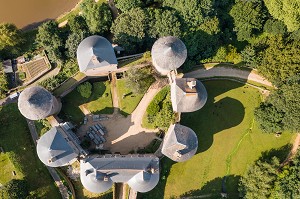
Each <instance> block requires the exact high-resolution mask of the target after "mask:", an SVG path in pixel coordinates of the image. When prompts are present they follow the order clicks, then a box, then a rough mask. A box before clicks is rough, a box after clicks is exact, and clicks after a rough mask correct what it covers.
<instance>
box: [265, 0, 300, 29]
mask: <svg viewBox="0 0 300 199" xmlns="http://www.w3.org/2000/svg"><path fill="white" fill-rule="evenodd" d="M264 2H265V4H266V7H267V8H268V10H269V12H270V14H271V15H272V16H273V17H274V18H275V19H278V20H281V21H283V22H284V24H285V25H286V26H287V29H288V31H289V32H293V31H295V30H299V28H300V21H299V18H300V1H299V0H294V1H290V0H264Z"/></svg>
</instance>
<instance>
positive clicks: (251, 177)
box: [239, 157, 279, 199]
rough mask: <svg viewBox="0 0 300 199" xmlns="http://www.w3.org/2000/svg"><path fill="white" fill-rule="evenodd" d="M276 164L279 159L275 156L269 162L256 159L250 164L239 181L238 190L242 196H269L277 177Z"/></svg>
mask: <svg viewBox="0 0 300 199" xmlns="http://www.w3.org/2000/svg"><path fill="white" fill-rule="evenodd" d="M278 166H279V160H278V159H277V158H275V157H274V158H273V159H272V161H271V162H270V163H269V162H264V161H260V160H258V161H257V162H256V163H255V164H254V165H252V166H250V167H249V168H248V170H247V172H246V174H245V175H244V176H243V177H241V179H240V182H239V191H240V192H241V194H242V195H243V196H244V198H249V199H252V198H257V199H259V198H269V196H270V195H271V193H272V188H273V187H274V183H275V181H276V178H277V167H278Z"/></svg>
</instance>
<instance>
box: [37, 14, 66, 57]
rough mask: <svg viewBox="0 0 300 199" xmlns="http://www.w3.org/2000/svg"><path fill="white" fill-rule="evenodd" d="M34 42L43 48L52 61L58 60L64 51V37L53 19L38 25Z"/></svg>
mask: <svg viewBox="0 0 300 199" xmlns="http://www.w3.org/2000/svg"><path fill="white" fill-rule="evenodd" d="M36 42H37V43H38V46H39V47H43V48H45V50H46V51H47V52H48V57H49V59H50V60H51V61H52V62H60V61H61V60H62V58H63V52H64V50H65V49H64V38H63V36H62V33H61V31H60V29H59V28H58V24H57V22H55V21H52V20H51V21H47V22H45V23H43V24H42V25H40V26H39V28H38V34H37V35H36Z"/></svg>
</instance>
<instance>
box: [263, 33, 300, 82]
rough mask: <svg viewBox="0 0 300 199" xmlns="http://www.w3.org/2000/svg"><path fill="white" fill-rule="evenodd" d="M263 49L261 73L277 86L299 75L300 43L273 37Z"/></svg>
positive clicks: (279, 36)
mask: <svg viewBox="0 0 300 199" xmlns="http://www.w3.org/2000/svg"><path fill="white" fill-rule="evenodd" d="M264 43H265V44H264V45H265V46H267V47H266V48H264V49H261V54H260V55H259V56H261V59H260V63H259V65H258V67H257V69H258V70H259V72H260V73H261V74H262V75H264V76H265V77H266V78H267V79H269V80H271V81H272V82H273V83H275V84H280V83H281V82H284V81H285V80H286V79H287V78H289V77H291V76H293V75H295V74H297V73H299V64H300V54H299V48H300V41H296V40H292V39H285V38H283V36H282V35H272V36H269V37H268V38H267V40H266V41H265V42H264Z"/></svg>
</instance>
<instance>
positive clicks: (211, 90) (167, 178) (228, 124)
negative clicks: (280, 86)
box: [141, 81, 295, 199]
mask: <svg viewBox="0 0 300 199" xmlns="http://www.w3.org/2000/svg"><path fill="white" fill-rule="evenodd" d="M204 84H205V87H206V88H207V91H208V101H207V103H206V105H205V106H204V107H203V108H202V109H201V110H199V111H196V112H193V113H185V114H182V116H181V118H182V119H181V122H180V123H181V124H182V125H185V126H188V127H190V128H192V129H193V130H194V131H195V132H196V134H197V136H198V140H199V146H198V151H197V154H196V155H195V156H194V157H192V158H191V159H190V160H188V161H186V162H183V163H174V162H172V161H171V160H169V159H168V158H164V159H163V161H162V162H161V164H162V174H161V176H162V177H161V180H160V182H159V184H158V185H157V187H156V188H155V189H153V190H152V191H151V192H148V193H147V194H142V195H141V197H142V198H153V199H154V198H172V197H174V198H178V197H182V196H195V195H197V196H199V195H202V194H212V195H211V196H210V197H209V198H220V192H221V190H222V180H223V177H224V176H225V175H228V178H227V182H226V190H227V192H228V194H229V196H230V198H238V191H237V186H238V180H239V177H240V176H241V175H243V174H244V172H245V171H246V169H247V167H248V166H249V165H250V164H252V163H254V161H255V160H257V159H258V158H259V157H260V156H261V155H262V153H265V152H267V151H270V150H276V149H279V148H281V147H283V146H286V145H288V144H290V142H291V141H292V140H293V138H294V137H295V135H293V134H290V133H286V132H285V133H283V134H282V135H281V137H278V138H276V137H275V136H274V135H272V134H264V133H262V132H261V131H260V130H259V129H258V127H257V124H256V122H255V121H254V115H253V112H254V108H255V107H256V106H258V104H259V102H260V101H261V95H260V93H259V91H258V90H256V89H254V88H252V87H249V86H245V85H243V84H239V83H237V82H230V81H207V82H204ZM277 153H278V152H277ZM277 153H276V152H275V153H274V154H273V155H276V154H277ZM280 155H282V154H280ZM285 155H287V152H285Z"/></svg>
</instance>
